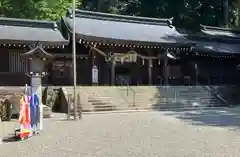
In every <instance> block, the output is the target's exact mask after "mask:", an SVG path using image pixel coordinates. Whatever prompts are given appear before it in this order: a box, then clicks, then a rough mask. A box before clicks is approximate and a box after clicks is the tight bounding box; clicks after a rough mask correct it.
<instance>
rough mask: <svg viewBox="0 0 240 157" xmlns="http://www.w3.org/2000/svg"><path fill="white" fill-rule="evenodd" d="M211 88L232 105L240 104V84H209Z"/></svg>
mask: <svg viewBox="0 0 240 157" xmlns="http://www.w3.org/2000/svg"><path fill="white" fill-rule="evenodd" d="M209 88H211V89H212V90H213V91H215V92H216V93H217V94H219V95H220V96H221V97H222V98H224V99H225V100H226V101H227V102H228V103H229V104H230V105H232V106H238V105H240V85H221V86H209Z"/></svg>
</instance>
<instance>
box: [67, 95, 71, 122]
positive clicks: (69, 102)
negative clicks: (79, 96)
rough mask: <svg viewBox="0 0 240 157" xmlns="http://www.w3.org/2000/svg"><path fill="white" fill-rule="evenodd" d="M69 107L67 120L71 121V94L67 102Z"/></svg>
mask: <svg viewBox="0 0 240 157" xmlns="http://www.w3.org/2000/svg"><path fill="white" fill-rule="evenodd" d="M67 103H68V106H67V110H68V111H67V120H70V118H71V94H68V100H67Z"/></svg>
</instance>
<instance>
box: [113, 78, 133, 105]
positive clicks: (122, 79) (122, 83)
mask: <svg viewBox="0 0 240 157" xmlns="http://www.w3.org/2000/svg"><path fill="white" fill-rule="evenodd" d="M117 79H119V80H120V81H121V82H120V83H121V85H124V84H125V85H126V86H127V96H128V95H129V91H131V92H132V93H133V106H134V107H135V106H136V102H135V95H136V93H135V91H134V90H133V89H132V88H131V86H130V85H129V83H128V82H127V81H126V80H125V79H124V78H123V77H122V76H118V77H117Z"/></svg>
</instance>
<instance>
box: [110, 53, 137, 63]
mask: <svg viewBox="0 0 240 157" xmlns="http://www.w3.org/2000/svg"><path fill="white" fill-rule="evenodd" d="M111 60H114V61H115V62H121V63H123V62H127V63H133V62H137V53H136V52H135V51H129V52H128V53H113V54H112V55H110V56H109V57H108V59H107V61H111Z"/></svg>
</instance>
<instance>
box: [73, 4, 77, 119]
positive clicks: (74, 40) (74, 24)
mask: <svg viewBox="0 0 240 157" xmlns="http://www.w3.org/2000/svg"><path fill="white" fill-rule="evenodd" d="M75 12H76V0H72V15H73V18H72V20H73V22H72V23H73V34H72V51H73V52H72V55H73V101H74V102H73V105H74V106H73V109H74V119H75V120H77V119H78V116H77V96H76V86H77V76H76V75H77V70H76V21H75Z"/></svg>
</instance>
